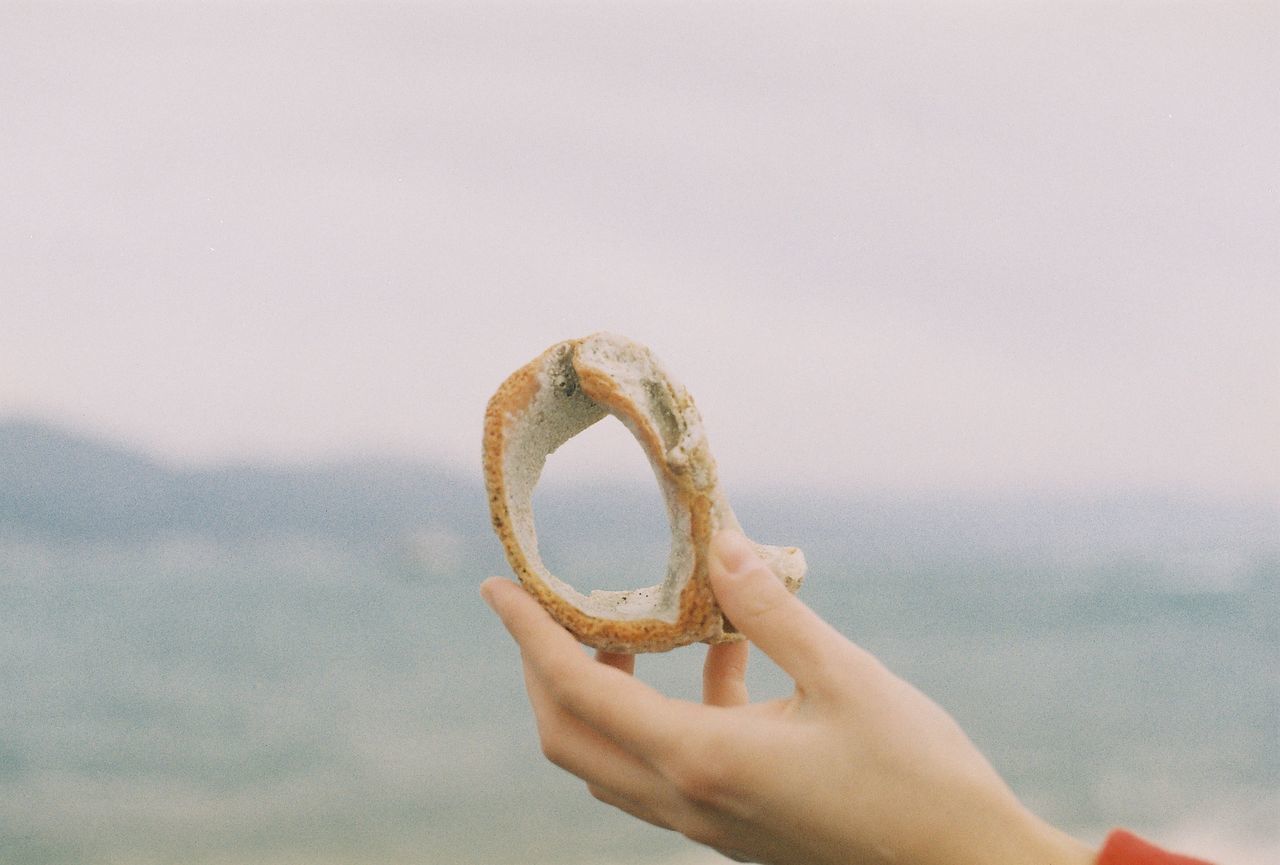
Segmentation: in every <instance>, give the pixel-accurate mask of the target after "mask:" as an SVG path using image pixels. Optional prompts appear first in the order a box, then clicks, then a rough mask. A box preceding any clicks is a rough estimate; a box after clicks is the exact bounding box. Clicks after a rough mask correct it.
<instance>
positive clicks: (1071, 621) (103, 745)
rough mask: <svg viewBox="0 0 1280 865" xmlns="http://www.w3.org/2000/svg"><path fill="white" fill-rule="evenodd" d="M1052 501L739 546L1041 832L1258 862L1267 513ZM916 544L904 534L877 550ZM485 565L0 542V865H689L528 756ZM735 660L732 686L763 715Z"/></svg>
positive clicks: (757, 660)
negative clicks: (934, 707)
mask: <svg viewBox="0 0 1280 865" xmlns="http://www.w3.org/2000/svg"><path fill="white" fill-rule="evenodd" d="M1072 507H1073V508H1074V510H1072V511H1071V513H1073V514H1075V516H1074V517H1071V518H1070V519H1068V518H1067V517H1065V516H1063V515H1062V513H1063V512H1060V513H1059V514H1058V516H1057V517H1054V518H1052V519H1051V520H1050V521H1051V522H1055V525H1056V526H1057V527H1058V528H1057V529H1055V530H1054V531H1053V532H1049V533H1047V534H1046V532H1045V531H1043V530H1042V529H1036V528H1035V527H1034V526H1032V527H1031V528H1028V526H1027V525H1026V524H1025V519H1027V518H1025V517H1024V518H1018V519H1022V520H1023V522H1022V523H1018V524H1016V525H1008V524H1006V525H1004V526H1003V528H1001V529H1000V530H999V531H996V532H994V533H992V532H988V533H987V534H986V535H982V538H979V539H978V540H975V537H977V535H975V534H974V533H973V532H970V531H968V530H966V529H965V528H964V526H965V525H969V523H966V522H965V521H964V520H963V519H961V520H958V521H957V520H956V519H951V518H944V516H940V514H946V513H951V511H950V510H948V509H947V508H945V507H943V508H941V509H939V508H934V510H932V511H930V512H929V514H926V515H925V517H922V518H921V519H920V520H915V521H913V520H912V519H907V518H906V517H910V512H909V511H910V509H909V508H908V509H907V511H904V512H903V514H898V515H897V516H893V515H890V516H886V511H885V509H884V508H879V509H877V508H871V507H867V508H862V509H854V510H850V511H848V512H846V513H844V514H843V515H842V516H841V517H840V518H839V519H833V521H831V522H830V524H821V523H813V522H809V521H808V519H809V518H808V517H806V514H807V513H809V511H806V510H805V509H804V508H802V507H795V508H793V509H791V510H789V511H788V510H786V509H785V508H782V509H776V510H775V512H773V513H771V514H768V515H767V516H768V518H769V520H768V524H770V525H775V526H777V527H778V530H777V531H776V532H774V533H773V535H770V536H767V537H764V538H762V539H763V540H785V541H795V542H798V543H802V544H804V545H805V546H806V547H807V549H808V552H809V558H810V563H811V575H810V579H809V582H808V584H807V585H806V587H805V589H804V597H805V598H806V599H807V600H808V602H809V603H810V604H811V605H813V606H814V607H815V608H817V609H818V610H819V611H820V612H821V613H822V614H823V615H824V616H826V617H827V618H828V619H830V620H831V621H832V622H834V623H835V624H836V625H837V626H838V627H839V628H840V629H841V630H842V631H843V632H845V633H846V634H848V635H849V636H850V637H852V638H854V639H856V640H857V641H859V642H860V643H862V644H863V645H865V646H866V647H868V648H869V649H871V650H872V651H874V652H876V653H877V654H878V655H880V656H881V657H882V658H883V659H884V660H885V661H886V662H887V663H888V664H889V666H890V667H891V668H892V669H894V670H895V671H897V672H898V673H899V674H901V675H903V676H905V677H906V678H908V679H910V680H911V681H913V682H914V683H916V684H917V685H918V686H920V687H921V688H922V689H923V690H924V691H925V692H926V693H929V694H930V695H931V696H933V697H934V698H935V699H936V700H937V701H938V702H940V703H941V704H942V705H943V706H945V707H946V708H947V709H948V710H949V711H951V712H952V713H953V714H954V715H955V716H956V717H957V718H958V719H959V720H960V722H961V724H962V725H963V726H964V727H965V728H966V729H967V730H968V731H969V732H970V734H971V735H972V736H973V738H974V739H975V740H976V741H977V743H978V744H979V746H980V747H981V748H982V749H983V750H984V751H985V752H986V753H987V754H988V755H989V756H990V757H991V759H992V760H993V762H994V763H995V764H996V766H997V768H998V769H999V770H1000V771H1001V772H1002V774H1004V775H1005V777H1006V778H1007V779H1008V780H1009V781H1010V783H1011V784H1012V785H1013V787H1014V788H1015V790H1016V791H1017V792H1018V793H1019V795H1021V796H1022V797H1023V798H1024V799H1025V800H1026V801H1027V802H1028V803H1029V804H1031V805H1032V807H1033V808H1034V809H1035V810H1037V811H1038V812H1039V813H1041V814H1042V815H1043V816H1045V817H1046V818H1047V819H1049V820H1050V821H1052V822H1055V823H1057V824H1059V825H1062V826H1064V827H1066V828H1068V829H1069V830H1071V831H1074V832H1077V833H1079V834H1081V835H1082V836H1083V837H1086V838H1088V839H1090V840H1093V841H1096V840H1098V839H1099V838H1100V837H1101V834H1102V833H1103V832H1104V831H1105V830H1106V829H1107V828H1108V827H1109V826H1111V825H1116V824H1123V825H1127V826H1130V827H1133V828H1135V829H1138V830H1140V831H1143V832H1147V833H1149V834H1151V835H1153V836H1155V837H1156V838H1158V839H1159V840H1163V841H1166V842H1168V843H1173V844H1182V845H1184V846H1186V845H1190V848H1189V849H1191V852H1201V853H1203V854H1207V855H1215V856H1219V857H1220V858H1222V859H1223V861H1224V863H1225V862H1226V861H1228V860H1227V858H1226V857H1228V856H1230V857H1233V858H1231V859H1230V861H1234V862H1237V863H1239V865H1260V863H1261V862H1263V861H1276V854H1277V851H1280V826H1277V818H1276V815H1277V814H1280V744H1278V743H1280V626H1278V624H1277V623H1278V622H1280V568H1277V564H1276V563H1277V561H1278V559H1277V556H1276V554H1275V538H1274V533H1273V532H1268V527H1269V526H1270V525H1271V523H1270V522H1269V521H1270V518H1271V515H1270V514H1266V515H1264V517H1263V518H1262V519H1261V521H1260V522H1259V521H1257V520H1255V522H1254V523H1253V524H1252V525H1253V526H1254V528H1252V529H1248V530H1245V529H1241V528H1240V523H1239V520H1237V519H1236V517H1234V516H1231V515H1230V514H1228V515H1226V516H1224V517H1223V518H1222V519H1221V520H1218V522H1215V521H1214V519H1198V522H1196V521H1193V522H1195V526H1198V528H1195V530H1194V531H1168V530H1167V527H1166V528H1162V529H1160V530H1159V531H1155V532H1151V533H1148V534H1146V535H1141V537H1136V539H1135V537H1134V536H1133V532H1134V531H1136V530H1135V529H1134V525H1135V524H1136V522H1140V521H1139V520H1137V518H1136V517H1135V516H1134V514H1133V513H1132V512H1129V518H1128V521H1127V522H1126V523H1125V525H1126V528H1125V529H1124V531H1118V530H1115V529H1114V528H1113V529H1112V530H1108V531H1101V530H1099V531H1096V532H1091V531H1088V530H1086V529H1082V528H1080V527H1081V526H1085V527H1086V528H1087V527H1088V526H1090V525H1092V526H1095V527H1097V526H1107V525H1109V524H1110V522H1111V521H1112V520H1111V518H1110V517H1108V516H1107V514H1106V513H1103V511H1105V508H1103V509H1102V510H1101V511H1100V510H1099V507H1101V506H1098V507H1095V506H1093V505H1089V506H1079V507H1077V506H1072ZM1108 507H1112V506H1108ZM548 508H549V510H548V513H549V514H550V518H551V519H555V518H556V516H557V512H556V511H555V509H554V507H553V506H550V505H549V506H548ZM765 510H767V509H765ZM966 512H968V511H966ZM1000 512H1001V513H1003V514H1004V515H1005V518H1006V523H1008V521H1009V520H1013V517H1012V516H1011V515H1013V514H1016V513H1018V509H1016V508H1013V509H1008V508H1006V509H1005V510H1002V511H1000ZM904 514H905V517H904ZM1080 514H1084V515H1085V516H1084V517H1081V516H1080ZM1090 515H1092V516H1090ZM544 516H545V515H544V514H542V513H541V512H540V519H542V518H543V517H544ZM763 516H765V515H764V512H763V510H762V509H759V508H757V509H756V511H755V512H754V513H753V512H752V509H751V508H746V509H744V512H743V517H744V522H745V523H746V524H747V525H748V527H750V526H751V525H752V518H753V517H754V518H755V519H756V521H757V524H760V522H761V520H762V518H763ZM1184 516H1185V514H1184ZM900 517H902V519H900ZM948 519H951V521H950V522H948ZM1171 519H1172V518H1171ZM1215 519H1216V518H1215ZM877 520H879V521H881V522H884V524H885V525H890V526H892V528H891V529H889V528H883V527H882V528H881V529H877V528H876V525H877ZM1014 522H1015V523H1016V522H1017V520H1014ZM1184 522H1185V520H1184ZM1219 523H1221V526H1219ZM917 524H919V525H924V526H925V527H926V528H925V529H922V530H921V534H922V536H927V537H928V538H931V539H932V540H931V542H930V543H924V542H922V541H921V540H920V538H914V539H913V538H911V537H909V536H904V530H903V528H902V526H904V525H917ZM1068 524H1069V530H1067V529H1062V526H1064V525H1068ZM1206 526H1208V528H1206ZM1214 526H1218V528H1214ZM1222 526H1225V528H1223V527H1222ZM1259 527H1261V528H1259ZM595 530H599V531H601V532H603V535H599V536H604V537H609V538H613V537H615V535H611V534H609V529H608V527H607V526H606V527H604V528H601V527H600V526H595V527H594V528H593V532H592V533H575V532H563V530H562V531H561V532H559V533H557V537H558V536H559V535H560V534H562V533H563V534H564V535H565V537H564V539H562V540H558V541H556V542H554V543H552V542H550V541H549V542H548V549H547V555H548V558H549V559H550V560H554V561H555V562H556V563H557V567H560V568H561V569H562V570H564V571H565V572H566V573H568V574H570V575H571V576H572V575H575V574H587V573H597V572H598V571H599V570H600V568H602V567H604V566H605V564H606V563H607V564H608V565H609V566H610V567H614V568H617V569H618V570H619V571H625V572H628V573H641V572H651V571H652V570H655V569H656V568H657V567H658V563H660V562H661V559H662V555H663V550H662V549H660V548H658V547H655V546H654V545H653V544H648V543H646V544H640V545H635V546H630V547H629V546H627V545H626V544H625V543H624V542H622V541H617V540H615V541H611V542H609V543H606V544H600V543H589V542H587V541H586V540H585V538H586V537H597V536H598V535H596V534H594V532H595ZM1028 532H1030V534H1031V535H1032V536H1034V538H1038V540H1034V542H1032V541H1025V542H1019V541H1016V539H1017V538H1019V537H1022V538H1024V539H1025V538H1026V537H1027V536H1028ZM1037 532H1039V534H1036V533H1037ZM979 534H981V533H979ZM1139 534H1141V533H1139ZM649 537H652V534H650V535H649ZM993 537H994V538H1002V539H1004V540H1005V541H1008V542H1007V543H1004V542H1001V543H994V542H992V540H991V539H992V538H993ZM851 538H852V540H851ZM983 538H985V540H984V539H983ZM1054 538H1056V539H1057V541H1053V539H1054ZM1153 538H1154V540H1153ZM1064 539H1065V540H1064ZM1072 539H1075V540H1072ZM659 546H660V545H659ZM500 569H502V562H501V560H500V556H499V554H498V552H497V550H496V546H495V545H494V544H492V542H491V541H489V540H488V539H487V538H482V539H479V540H477V539H476V538H475V537H472V536H466V535H460V534H458V533H457V532H456V531H453V530H451V529H450V528H449V527H448V526H435V527H432V528H429V529H428V530H426V531H425V532H423V533H420V534H419V535H418V536H416V539H415V540H413V542H412V543H410V542H408V541H405V542H404V543H396V544H384V543H378V544H370V545H364V546H361V545H357V544H353V543H351V542H350V541H349V540H348V541H343V540H340V539H335V538H326V537H323V536H320V537H316V536H299V537H290V536H281V535H275V536H269V537H258V538H248V539H240V540H236V541H231V540H226V539H223V540H211V539H209V538H203V537H200V536H197V535H190V534H187V535H161V536H157V537H151V538H148V539H139V540H128V539H125V540H119V539H117V540H115V541H105V540H100V541H96V542H93V543H88V542H74V541H69V540H63V541H56V542H55V541H47V540H43V541H42V540H36V539H32V538H26V539H19V538H17V537H10V538H8V539H7V540H3V541H0V659H2V661H3V663H0V694H2V695H3V697H0V862H5V863H9V862H13V863H33V865H35V863H67V865H76V863H84V865H98V863H126V862H127V863H139V865H145V863H170V862H172V863H177V862H183V863H192V865H199V863H239V865H245V863H273V865H274V863H304V862H305V863H317V865H326V863H334V865H337V863H375V862H376V863H402V862H403V863H427V865H433V863H451V865H467V863H477V865H478V863H486V865H502V863H524V865H539V863H551V862H556V863H616V865H631V863H677V862H683V863H697V862H703V861H718V860H715V859H714V857H710V856H707V855H704V854H702V853H700V852H698V850H697V848H695V847H694V846H693V845H691V844H689V843H688V842H686V841H684V840H683V839H681V838H679V837H677V836H674V835H672V834H671V833H668V832H665V831H662V830H659V829H655V828H652V827H648V826H645V825H643V824H640V823H638V822H636V821H634V820H632V819H631V818H629V817H626V816H625V815H622V814H619V813H615V812H613V811H611V810H610V809H609V808H607V807H606V806H604V805H601V804H600V803H598V802H596V801H595V800H593V799H591V798H590V797H589V796H588V795H587V794H586V793H585V791H584V790H583V789H582V786H581V784H580V783H579V782H577V781H576V780H575V779H573V778H571V777H569V776H567V775H565V774H564V773H562V772H560V771H559V770H557V769H555V768H554V767H552V766H550V765H549V764H547V763H546V762H545V761H544V760H543V759H542V757H541V755H540V754H539V751H538V746H537V742H536V738H535V736H534V732H533V725H532V720H531V718H530V715H529V711H528V708H527V704H526V702H525V699H524V696H523V691H522V688H521V683H520V679H519V671H518V664H517V658H516V654H515V650H514V647H513V646H512V645H511V643H510V642H509V640H508V639H507V637H506V635H505V632H503V631H502V629H501V627H500V626H499V625H498V623H497V622H496V620H494V619H493V618H492V617H491V616H490V614H489V613H488V611H487V609H485V608H484V606H483V604H482V603H481V601H480V599H479V597H478V595H477V594H476V585H477V584H478V582H479V581H480V579H482V578H483V577H484V576H486V575H487V574H489V573H492V572H500ZM628 579H632V578H628ZM702 652H703V649H702V647H693V648H690V649H686V650H681V651H677V652H673V653H670V654H668V655H664V656H644V657H642V658H641V659H640V664H639V674H640V675H641V676H642V677H643V678H645V679H647V680H649V681H651V682H653V683H655V684H656V685H657V686H659V687H660V688H662V689H663V690H664V691H666V692H668V693H673V694H677V695H685V696H692V695H693V694H694V692H695V688H696V684H697V681H698V668H699V664H700V661H701V657H702ZM752 667H753V668H752V672H751V684H752V687H753V690H754V692H755V693H756V694H758V695H760V696H765V697H768V696H777V695H780V694H783V693H785V692H786V688H787V685H786V681H785V679H784V678H783V677H782V676H781V675H780V674H779V673H778V671H776V670H775V669H773V668H772V667H771V666H770V665H769V664H768V662H767V660H766V659H764V658H762V657H760V656H758V655H756V656H753V660H752Z"/></svg>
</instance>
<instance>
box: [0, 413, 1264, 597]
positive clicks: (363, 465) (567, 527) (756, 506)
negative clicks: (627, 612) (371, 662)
mask: <svg viewBox="0 0 1280 865" xmlns="http://www.w3.org/2000/svg"><path fill="white" fill-rule="evenodd" d="M477 474H478V472H477ZM729 493H730V497H731V499H732V501H733V503H734V505H735V507H736V509H737V511H738V515H739V516H740V517H741V519H742V523H743V525H744V526H745V527H746V528H747V530H748V532H749V533H750V534H752V535H753V536H754V537H757V538H758V539H759V540H762V541H765V542H770V543H794V544H798V545H800V546H803V547H804V548H805V550H806V553H807V554H808V555H809V558H810V561H811V563H813V564H816V565H817V566H818V567H822V566H823V565H825V566H826V567H832V566H835V567H840V568H846V567H847V568H856V569H858V570H864V571H869V572H875V573H893V572H901V573H905V572H913V573H919V574H928V573H938V574H944V575H945V574H953V573H962V572H964V570H965V569H966V568H969V569H971V570H983V569H990V568H1000V567H1007V568H1011V569H1014V570H1026V569H1034V570H1037V571H1038V572H1041V573H1052V572H1054V571H1056V570H1058V569H1061V568H1066V567H1069V568H1073V569H1075V571H1076V572H1083V571H1087V570H1088V569H1089V568H1090V567H1093V564H1092V563H1097V562H1107V563H1108V564H1107V567H1108V568H1116V567H1120V566H1123V568H1125V569H1126V571H1127V572H1128V573H1130V574H1133V575H1137V576H1138V577H1139V578H1141V577H1142V575H1143V574H1146V575H1149V576H1150V577H1151V579H1154V580H1164V579H1165V576H1163V575H1168V574H1174V575H1184V576H1186V578H1187V579H1192V580H1193V581H1195V582H1196V583H1197V584H1204V585H1209V586H1212V585H1215V584H1217V583H1224V584H1225V583H1230V582H1231V581H1232V580H1235V579H1238V578H1239V576H1240V575H1241V574H1244V575H1246V576H1247V575H1248V574H1260V575H1262V577H1265V579H1266V580H1268V581H1274V580H1275V579H1276V574H1277V572H1280V505H1278V504H1277V502H1276V500H1274V499H1272V500H1269V501H1218V500H1213V499H1207V498H1204V497H1195V496H1187V495H1170V494H1162V493H1151V492H1146V493H1131V492H1130V493H1112V494H1108V495H1097V496H1086V495H1066V494H1043V493H1035V492H1028V493H1018V494H1010V495H994V494H979V493H968V494H942V493H937V494H920V495H911V496H904V495H891V494H885V493H879V494H862V493H858V492H849V493H846V494H830V493H822V494H820V493H814V492H811V491H806V490H802V489H793V490H783V491H777V492H774V493H764V492H761V491H759V490H757V491H750V490H745V491H743V490H730V491H729ZM535 503H536V505H537V507H536V511H537V519H538V530H539V536H540V541H541V544H542V549H543V554H544V556H545V557H546V559H547V561H548V563H549V564H550V565H551V566H552V567H553V568H556V569H558V568H560V567H561V566H564V567H566V568H567V569H569V570H573V569H579V570H581V571H583V572H588V573H590V572H595V571H600V570H607V569H608V568H609V566H610V563H611V562H613V561H615V560H616V559H617V558H618V557H619V556H622V555H624V554H630V553H633V552H635V551H637V550H640V551H641V552H642V553H643V558H644V561H645V562H646V563H647V564H646V565H645V567H646V569H647V570H648V571H660V569H661V562H662V561H663V559H664V558H665V550H666V546H667V541H666V537H667V530H666V527H665V514H664V509H663V507H662V504H661V500H660V498H659V495H658V493H657V490H656V487H655V486H654V485H653V484H645V485H641V484H631V485H616V484H615V485H603V484H599V483H596V484H587V483H584V484H581V485H576V486H573V487H566V486H559V487H554V486H553V487H551V488H549V489H544V488H543V487H539V489H538V490H537V492H536V494H535ZM168 534H184V535H200V536H205V537H210V538H214V539H219V540H231V541H236V540H241V539H250V538H255V537H264V536H275V535H301V536H323V537H325V538H330V539H336V540H337V541H339V542H341V543H344V544H346V543H350V544H373V545H383V544H385V543H386V542H392V543H395V544H399V545H403V544H404V543H405V541H406V539H412V538H414V537H419V538H423V537H425V538H427V539H428V541H429V540H430V538H433V537H434V538H436V539H437V542H440V543H445V544H446V545H451V548H453V549H457V550H461V551H464V552H466V554H467V555H477V554H482V555H484V556H485V557H486V561H488V560H490V559H492V560H494V561H496V562H499V563H500V562H501V553H500V552H499V548H498V545H497V543H496V541H495V540H494V538H493V534H492V532H491V531H490V529H489V516H488V508H487V506H486V503H485V496H484V492H483V489H482V488H481V482H480V479H479V477H474V478H472V477H468V476H467V475H465V474H463V473H461V472H459V471H456V470H452V469H448V468H443V467H440V466H433V465H431V464H427V463H414V462H408V461H390V460H376V459H369V460H351V461H346V462H337V463H328V464H319V465H307V466H300V467H280V466H268V465H233V466H223V467H217V468H210V469H203V470H198V471H184V470H176V469H173V468H170V467H167V466H165V465H163V464H161V463H159V462H157V461H155V460H153V459H151V458H148V457H147V456H145V455H143V454H139V453H137V452H135V451H132V450H130V449H127V448H124V447H121V446H119V445H116V444H113V443H110V442H107V441H102V440H99V439H94V438H91V437H86V436H83V435H77V434H73V433H69V432H67V431H65V430H61V429H57V428H55V427H51V426H48V425H44V424H40V423H35V422H30V421H9V422H3V421H0V537H3V536H5V535H9V536H14V535H17V536H26V537H36V538H43V539H47V540H51V541H98V540H138V539H146V538H153V537H160V536H164V535H168ZM439 538H445V540H444V541H438V539H439ZM411 542H412V541H411ZM424 542H425V541H424ZM459 554H461V553H459ZM1117 563H1119V564H1117ZM1233 575H1234V576H1233ZM1179 578H1180V579H1181V578H1182V577H1179ZM1250 579H1251V578H1250Z"/></svg>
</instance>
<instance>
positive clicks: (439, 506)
mask: <svg viewBox="0 0 1280 865" xmlns="http://www.w3.org/2000/svg"><path fill="white" fill-rule="evenodd" d="M432 523H444V524H449V525H451V526H453V527H455V529H456V530H458V531H461V532H464V533H467V532H470V531H477V530H479V531H487V525H488V521H487V516H486V512H485V504H484V498H483V493H482V492H481V489H480V486H479V483H478V482H470V481H468V480H467V479H466V478H464V477H463V476H461V475H460V474H459V473H457V472H453V471H449V470H447V469H443V468H439V467H433V466H430V465H426V464H416V463H409V462H395V461H386V460H381V461H380V460H364V461H348V462H340V463H333V464H327V465H314V466H303V467H297V468H282V467H272V466H256V465H239V466H226V467H219V468H212V469H205V470H199V471H179V470H174V469H171V468H168V467H166V466H164V465H162V464H160V463H158V462H156V461H155V460H153V459H150V458H148V457H146V456H145V455H142V454H139V453H136V452H134V451H131V450H128V449H126V448H123V447H120V446H119V445H116V444H113V443H110V442H106V441H102V440H98V439H93V438H89V437H85V436H82V435H76V434H73V433H69V432H67V431H64V430H60V429H57V428H54V427H51V426H47V425H44V424H39V423H35V422H30V421H10V422H4V423H0V530H8V531H9V532H17V533H21V534H35V535H39V536H44V537H50V538H64V539H70V538H75V539H108V538H136V537H141V536H152V535H157V534H164V533H173V532H183V533H199V534H208V535H213V536H218V537H243V536H252V535H262V534H272V533H284V532H288V533H301V534H324V535H337V536H349V537H352V538H367V537H387V536H391V535H397V534H401V533H404V532H407V531H412V530H414V529H416V528H419V527H421V526H423V525H427V524H432Z"/></svg>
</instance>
